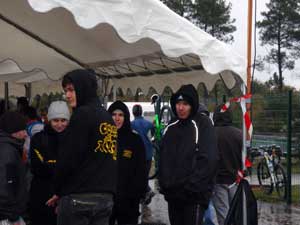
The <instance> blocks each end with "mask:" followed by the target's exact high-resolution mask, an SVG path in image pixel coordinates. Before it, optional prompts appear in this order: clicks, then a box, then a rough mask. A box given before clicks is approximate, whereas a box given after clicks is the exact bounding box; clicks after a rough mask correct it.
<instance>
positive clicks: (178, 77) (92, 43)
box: [0, 0, 246, 92]
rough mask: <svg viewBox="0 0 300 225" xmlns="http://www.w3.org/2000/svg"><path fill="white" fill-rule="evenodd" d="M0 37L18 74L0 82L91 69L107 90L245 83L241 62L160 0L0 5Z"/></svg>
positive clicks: (1, 54) (13, 0) (0, 56)
mask: <svg viewBox="0 0 300 225" xmlns="http://www.w3.org/2000/svg"><path fill="white" fill-rule="evenodd" d="M0 30H1V40H0V62H6V61H7V60H12V61H13V62H15V64H16V65H17V67H18V68H19V70H20V71H21V72H20V71H19V72H18V75H19V77H18V75H16V73H15V72H13V71H14V70H12V71H7V72H6V73H2V75H1V73H0V81H11V82H12V81H14V82H16V83H27V82H34V83H35V85H33V87H34V86H42V85H45V84H47V82H49V81H44V82H42V83H40V81H39V80H44V79H48V80H50V81H51V80H58V79H60V78H61V77H62V76H63V75H64V74H65V73H66V72H68V71H70V70H73V69H76V68H90V69H93V70H95V71H96V72H97V73H98V74H99V76H100V77H101V78H104V80H105V81H106V82H103V83H105V84H106V86H105V89H106V90H109V88H110V87H111V86H112V85H115V86H116V87H121V88H122V89H125V88H131V89H133V90H136V89H137V88H138V87H140V88H142V89H143V90H145V89H147V88H149V87H150V86H153V87H156V89H157V90H161V89H162V88H163V87H162V86H170V87H172V89H176V88H177V87H179V86H180V85H181V84H184V83H193V84H195V85H196V84H198V83H200V82H205V84H206V86H207V88H208V89H211V88H212V87H213V86H214V82H215V81H216V80H217V79H219V77H218V76H210V75H212V74H216V75H218V74H219V73H222V78H223V79H224V81H225V83H226V84H227V85H228V86H229V87H232V86H233V85H234V83H235V81H236V80H240V81H244V82H245V80H246V63H245V60H244V59H243V58H242V57H240V56H239V55H238V54H236V53H235V52H234V51H233V50H232V49H231V48H230V46H229V45H226V44H224V43H222V42H220V41H218V40H216V39H215V38H213V37H212V36H210V35H209V34H207V33H205V32H204V31H202V30H201V29H199V28H198V27H196V26H194V25H193V24H192V23H190V22H189V21H187V20H186V19H184V18H182V17H180V16H178V15H177V14H175V13H174V12H173V11H171V10H170V9H169V8H167V7H166V6H165V5H163V4H162V3H161V2H160V1H158V0H105V1H102V0H69V1H64V0H43V1H40V0H10V1H0ZM0 66H1V65H0ZM0 68H1V67H0ZM0 71H1V69H0ZM233 74H235V75H233ZM233 76H235V77H236V78H237V79H234V78H233ZM52 86H53V85H52ZM39 89H41V90H50V89H45V88H39ZM37 90H38V89H37ZM33 92H35V91H34V90H33Z"/></svg>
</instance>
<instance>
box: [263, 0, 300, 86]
mask: <svg viewBox="0 0 300 225" xmlns="http://www.w3.org/2000/svg"><path fill="white" fill-rule="evenodd" d="M266 6H267V8H268V11H266V12H262V16H263V20H262V21H259V22H258V23H257V26H258V28H260V32H259V34H260V40H261V41H262V43H261V44H262V45H269V46H271V51H270V52H269V54H268V55H267V56H265V57H264V59H265V60H266V61H267V62H269V63H271V64H276V65H277V66H278V76H279V84H278V87H279V90H282V87H283V71H284V70H286V69H287V70H292V69H293V68H294V65H295V59H296V58H298V57H299V56H300V13H299V10H300V6H299V0H272V1H270V3H268V4H266Z"/></svg>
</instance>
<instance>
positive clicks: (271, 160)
mask: <svg viewBox="0 0 300 225" xmlns="http://www.w3.org/2000/svg"><path fill="white" fill-rule="evenodd" d="M263 156H264V158H265V160H266V163H267V167H268V170H269V173H270V175H271V179H272V183H273V184H276V183H277V182H278V180H277V177H276V176H275V173H274V171H275V158H276V155H275V153H274V150H273V149H272V154H271V155H270V154H269V153H268V152H267V151H264V154H263Z"/></svg>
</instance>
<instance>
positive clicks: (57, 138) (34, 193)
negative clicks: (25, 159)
mask: <svg viewBox="0 0 300 225" xmlns="http://www.w3.org/2000/svg"><path fill="white" fill-rule="evenodd" d="M62 137H63V133H57V132H56V131H54V130H53V129H52V128H51V126H50V125H46V126H45V128H44V130H43V131H41V132H39V133H37V134H35V135H34V136H33V137H32V138H31V142H30V159H31V160H30V162H31V173H32V175H33V179H32V181H31V188H30V202H29V203H30V204H29V205H30V214H31V220H32V222H33V224H37V223H40V222H41V221H47V222H48V223H49V224H56V215H55V213H54V209H53V208H52V207H48V206H46V205H45V203H46V202H47V200H49V199H50V198H51V197H52V195H53V194H54V192H53V178H54V168H55V165H56V160H57V157H58V148H59V143H60V142H61V141H62Z"/></svg>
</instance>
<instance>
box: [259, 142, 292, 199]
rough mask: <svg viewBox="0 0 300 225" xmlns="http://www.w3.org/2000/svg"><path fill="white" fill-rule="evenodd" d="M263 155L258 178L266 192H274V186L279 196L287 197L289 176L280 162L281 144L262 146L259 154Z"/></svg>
mask: <svg viewBox="0 0 300 225" xmlns="http://www.w3.org/2000/svg"><path fill="white" fill-rule="evenodd" d="M257 155H260V156H262V158H261V160H260V161H259V163H258V165H257V178H258V182H259V185H260V187H261V188H262V190H263V192H264V193H265V194H268V195H270V194H272V192H273V190H274V188H275V189H276V191H277V194H278V196H279V198H281V199H283V200H284V199H286V196H287V178H286V173H285V171H284V169H283V167H282V165H281V164H280V161H281V156H282V151H281V149H280V147H279V146H275V145H272V146H261V147H260V148H259V150H258V154H257Z"/></svg>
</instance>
